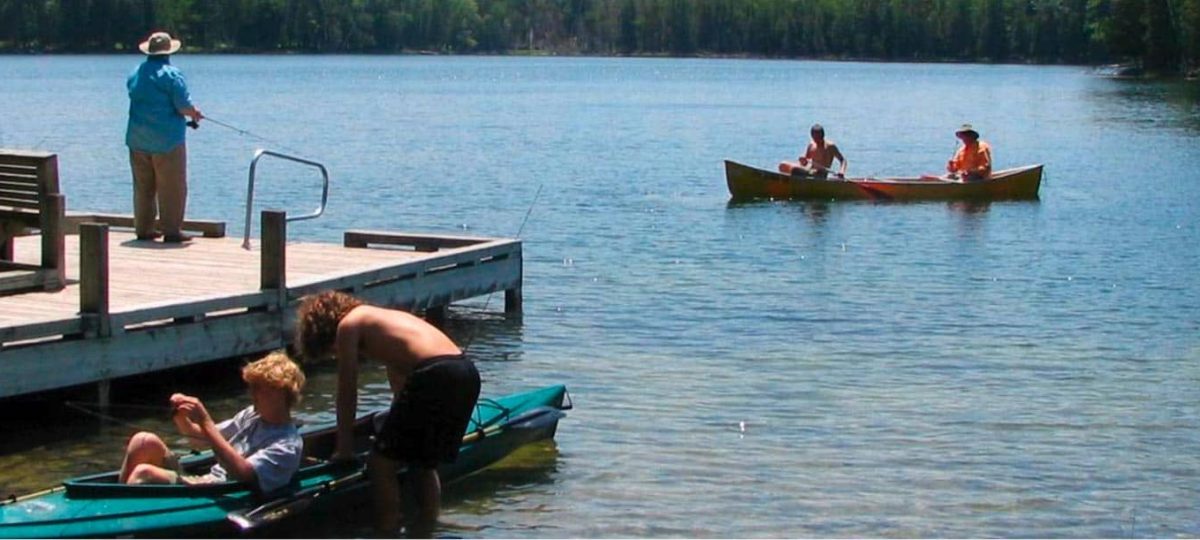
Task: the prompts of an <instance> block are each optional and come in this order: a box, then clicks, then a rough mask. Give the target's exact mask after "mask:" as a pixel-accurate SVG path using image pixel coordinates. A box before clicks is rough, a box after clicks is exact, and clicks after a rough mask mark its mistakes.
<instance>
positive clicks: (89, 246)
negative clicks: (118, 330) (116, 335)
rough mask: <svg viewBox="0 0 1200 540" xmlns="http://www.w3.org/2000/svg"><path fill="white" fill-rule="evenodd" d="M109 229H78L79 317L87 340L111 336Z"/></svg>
mask: <svg viewBox="0 0 1200 540" xmlns="http://www.w3.org/2000/svg"><path fill="white" fill-rule="evenodd" d="M108 308H109V306H108V225H104V224H102V223H84V224H82V225H80V226H79V314H80V315H81V316H82V317H83V327H84V335H85V336H95V337H108V336H111V335H112V326H111V322H112V321H111V319H110V318H109V314H108Z"/></svg>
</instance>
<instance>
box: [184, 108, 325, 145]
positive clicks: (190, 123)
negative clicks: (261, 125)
mask: <svg viewBox="0 0 1200 540" xmlns="http://www.w3.org/2000/svg"><path fill="white" fill-rule="evenodd" d="M202 120H208V121H209V122H212V123H214V124H216V125H218V126H221V127H223V128H225V129H228V130H231V131H233V132H235V133H237V134H238V135H245V136H247V137H253V138H255V139H258V140H260V141H263V142H266V143H270V144H273V145H275V146H278V147H279V148H282V149H284V150H287V151H289V152H294V153H296V154H303V153H304V152H301V151H299V150H297V149H295V148H291V147H289V146H288V145H286V144H283V143H281V142H279V141H276V140H274V139H269V138H267V137H263V136H262V135H259V134H257V133H254V132H252V131H250V130H248V129H242V128H240V127H237V126H234V125H232V124H227V123H225V122H222V121H220V120H217V119H216V118H213V117H211V116H205V117H204V118H203V119H202ZM187 125H188V126H189V127H191V128H192V129H200V123H199V122H197V121H195V120H189V121H188V123H187Z"/></svg>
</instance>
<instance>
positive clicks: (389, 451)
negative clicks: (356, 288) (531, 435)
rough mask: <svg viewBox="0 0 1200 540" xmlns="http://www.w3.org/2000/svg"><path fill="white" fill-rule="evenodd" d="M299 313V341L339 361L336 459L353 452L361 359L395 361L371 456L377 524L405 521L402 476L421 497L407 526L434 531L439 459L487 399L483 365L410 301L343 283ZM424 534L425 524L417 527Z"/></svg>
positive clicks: (393, 527) (448, 455) (387, 528)
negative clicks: (411, 309) (395, 304)
mask: <svg viewBox="0 0 1200 540" xmlns="http://www.w3.org/2000/svg"><path fill="white" fill-rule="evenodd" d="M296 318H297V320H296V346H297V347H298V348H299V350H300V353H301V355H302V356H303V357H304V358H306V359H309V360H323V359H328V358H329V357H330V356H333V357H334V358H335V359H336V362H337V371H338V377H337V378H338V381H337V396H336V400H337V444H336V447H335V449H334V454H333V459H334V460H335V461H337V460H350V459H354V457H355V451H354V420H355V416H356V414H357V411H356V408H357V405H358V368H359V363H360V362H361V361H362V360H365V359H374V360H375V361H377V362H379V363H380V364H383V366H384V367H385V368H386V369H387V377H388V383H389V385H390V386H391V390H392V394H393V398H392V406H391V410H390V411H389V413H388V416H387V420H385V421H384V422H383V427H382V428H380V430H379V433H377V434H376V438H375V446H374V447H373V448H372V449H371V453H370V455H369V456H368V458H367V476H368V477H369V478H370V480H371V486H372V488H371V489H372V497H373V499H374V503H375V517H376V523H375V525H376V527H377V528H378V530H379V532H380V533H384V534H395V533H396V532H397V531H399V529H400V525H401V518H402V515H401V486H400V483H399V480H398V478H397V476H396V475H397V473H398V472H400V471H401V470H402V465H407V470H405V472H404V474H405V478H404V488H405V492H406V495H407V496H408V497H410V499H409V500H411V501H413V502H414V503H415V505H416V512H417V515H415V516H409V517H410V520H409V527H410V528H409V533H410V534H412V533H414V532H415V531H420V532H422V533H423V532H428V531H432V528H433V526H435V525H436V524H437V518H438V514H439V513H440V511H441V479H440V478H439V477H438V472H437V466H438V464H440V463H453V462H454V461H455V460H456V459H457V458H458V449H459V447H460V446H461V445H462V439H463V434H464V433H465V432H466V429H467V425H468V423H469V422H470V420H471V413H472V412H473V411H474V410H475V402H476V401H477V400H478V399H479V372H478V371H476V369H475V364H473V363H472V362H471V361H470V360H469V359H467V358H466V357H465V356H464V355H463V353H462V351H461V350H460V349H459V348H458V346H457V345H455V344H454V342H453V341H452V340H451V339H450V338H449V337H448V336H447V335H446V334H443V333H442V331H441V330H438V329H437V328H435V327H434V326H433V325H431V324H429V323H427V322H425V321H424V320H422V319H420V318H418V317H416V316H414V315H412V314H410V313H406V312H403V311H397V310H392V309H384V308H381V307H376V306H371V305H367V304H365V303H364V302H363V301H361V300H359V299H358V298H355V297H353V296H350V295H348V294H345V293H341V292H335V291H327V292H323V293H319V294H316V295H310V296H306V297H305V298H304V299H303V300H301V302H300V307H299V309H298V311H297V317H296ZM418 534H420V533H418Z"/></svg>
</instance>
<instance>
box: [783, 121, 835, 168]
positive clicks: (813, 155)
mask: <svg viewBox="0 0 1200 540" xmlns="http://www.w3.org/2000/svg"><path fill="white" fill-rule="evenodd" d="M809 133H810V134H811V135H812V141H811V142H809V143H808V148H806V149H805V150H804V155H803V156H800V159H799V160H797V161H784V162H781V163H780V164H779V172H781V173H783V174H789V175H794V176H808V177H813V178H826V177H827V176H829V173H830V172H831V171H832V170H833V160H834V159H835V158H836V159H837V160H838V161H839V162H840V163H841V166H840V167H838V172H837V176H838V177H839V178H845V177H846V165H847V163H846V157H845V156H843V155H842V151H841V150H839V149H838V146H837V143H834V142H833V141H831V140H828V139H826V138H825V128H824V127H821V124H813V127H812V129H810V130H809Z"/></svg>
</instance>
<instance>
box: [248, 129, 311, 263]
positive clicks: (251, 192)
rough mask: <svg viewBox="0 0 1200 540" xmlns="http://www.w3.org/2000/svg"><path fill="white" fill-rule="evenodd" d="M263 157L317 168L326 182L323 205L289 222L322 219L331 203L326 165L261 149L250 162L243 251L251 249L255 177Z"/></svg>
mask: <svg viewBox="0 0 1200 540" xmlns="http://www.w3.org/2000/svg"><path fill="white" fill-rule="evenodd" d="M263 156H271V157H276V158H279V159H284V160H287V161H293V162H296V163H300V164H302V165H308V166H310V167H316V168H317V169H318V170H320V171H321V177H322V178H323V179H324V181H325V183H324V185H323V186H322V187H321V205H320V206H318V207H317V209H316V210H314V211H313V212H312V213H311V214H304V215H300V216H288V218H287V221H300V220H303V219H314V218H318V217H321V214H324V213H325V203H326V202H328V201H329V171H327V170H325V166H324V165H322V164H320V163H317V162H315V161H310V160H307V159H304V158H299V157H296V156H289V155H287V154H281V153H279V152H274V151H271V150H263V149H261V148H260V149H258V150H256V151H255V152H254V159H252V160H250V179H249V182H248V184H247V185H246V228H245V230H246V232H245V233H244V235H243V236H242V248H243V249H250V227H251V225H252V222H251V218H252V217H253V215H254V176H255V173H256V171H257V170H258V160H260V159H262V158H263Z"/></svg>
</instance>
